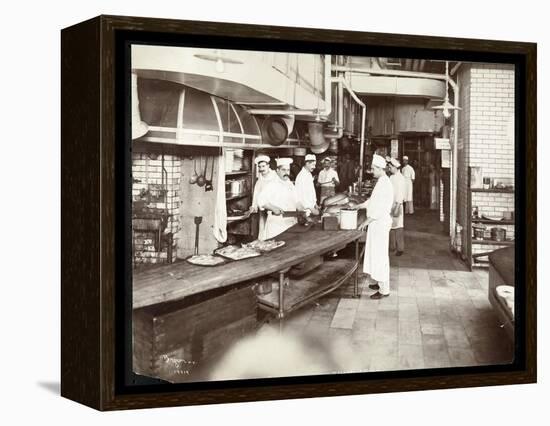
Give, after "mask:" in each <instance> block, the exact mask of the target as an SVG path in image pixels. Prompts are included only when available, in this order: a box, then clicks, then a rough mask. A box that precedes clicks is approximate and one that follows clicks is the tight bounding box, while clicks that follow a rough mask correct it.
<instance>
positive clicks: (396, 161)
mask: <svg viewBox="0 0 550 426" xmlns="http://www.w3.org/2000/svg"><path fill="white" fill-rule="evenodd" d="M390 163H391V165H392V166H394V167H400V166H401V163H400V162H399V160H398V159H397V158H392V159H391V160H390Z"/></svg>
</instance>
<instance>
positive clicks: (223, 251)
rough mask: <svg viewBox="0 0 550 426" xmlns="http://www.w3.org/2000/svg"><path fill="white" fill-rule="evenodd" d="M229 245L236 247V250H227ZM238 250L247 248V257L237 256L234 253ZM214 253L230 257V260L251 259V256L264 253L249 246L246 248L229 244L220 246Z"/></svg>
mask: <svg viewBox="0 0 550 426" xmlns="http://www.w3.org/2000/svg"><path fill="white" fill-rule="evenodd" d="M228 247H233V248H234V249H235V251H234V252H227V249H228ZM236 250H247V251H248V254H247V255H246V256H245V257H240V258H239V257H235V255H234V254H235V253H236ZM214 254H216V255H218V256H221V257H224V258H226V259H229V260H234V261H237V260H244V259H250V258H253V257H258V256H261V255H262V253H261V252H260V251H258V250H253V249H249V248H245V247H239V246H237V245H229V246H224V247H220V248H219V249H216V250H214Z"/></svg>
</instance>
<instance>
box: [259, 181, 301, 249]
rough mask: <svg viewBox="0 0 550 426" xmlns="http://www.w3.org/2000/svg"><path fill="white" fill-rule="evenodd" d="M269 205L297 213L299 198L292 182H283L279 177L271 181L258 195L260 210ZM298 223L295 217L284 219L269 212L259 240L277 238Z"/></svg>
mask: <svg viewBox="0 0 550 426" xmlns="http://www.w3.org/2000/svg"><path fill="white" fill-rule="evenodd" d="M268 203H270V204H273V205H274V206H276V207H278V208H280V209H281V210H284V211H296V206H297V197H296V188H295V187H294V184H293V183H292V182H290V181H283V180H281V179H280V178H279V177H278V176H277V178H276V179H273V180H272V181H270V182H269V183H268V184H267V185H266V186H265V188H263V190H262V191H261V193H260V194H258V206H259V207H260V208H264V207H265V205H266V204H268ZM296 223H297V220H296V218H295V217H282V216H281V215H274V214H271V212H268V214H267V218H266V221H265V228H264V232H263V233H262V234H261V235H259V236H258V238H259V239H260V240H268V239H270V238H273V237H276V236H277V235H279V234H281V233H282V232H284V231H286V230H287V229H288V228H290V227H291V226H293V225H295V224H296Z"/></svg>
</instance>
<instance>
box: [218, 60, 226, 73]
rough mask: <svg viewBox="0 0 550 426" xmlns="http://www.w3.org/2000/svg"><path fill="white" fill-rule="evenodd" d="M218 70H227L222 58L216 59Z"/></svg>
mask: <svg viewBox="0 0 550 426" xmlns="http://www.w3.org/2000/svg"><path fill="white" fill-rule="evenodd" d="M216 71H217V72H224V71H225V65H224V64H223V60H222V58H218V60H217V61H216Z"/></svg>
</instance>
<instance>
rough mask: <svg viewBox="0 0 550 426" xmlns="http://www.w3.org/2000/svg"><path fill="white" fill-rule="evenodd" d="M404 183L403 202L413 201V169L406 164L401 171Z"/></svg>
mask: <svg viewBox="0 0 550 426" xmlns="http://www.w3.org/2000/svg"><path fill="white" fill-rule="evenodd" d="M401 173H402V175H403V177H404V178H405V182H406V189H405V198H404V201H406V202H409V201H413V180H414V179H415V173H414V169H413V168H412V167H411V166H409V165H408V164H407V165H406V166H405V167H403V169H402V170H401Z"/></svg>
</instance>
